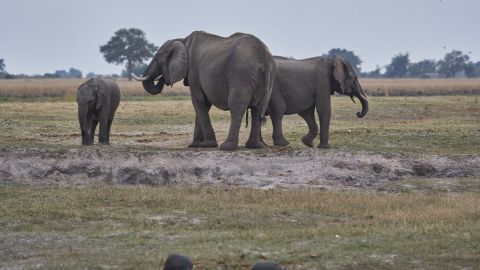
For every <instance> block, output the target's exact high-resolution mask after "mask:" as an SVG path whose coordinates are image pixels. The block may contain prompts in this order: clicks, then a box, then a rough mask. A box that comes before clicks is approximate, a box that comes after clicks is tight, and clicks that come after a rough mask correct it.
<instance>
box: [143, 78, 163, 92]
mask: <svg viewBox="0 0 480 270" xmlns="http://www.w3.org/2000/svg"><path fill="white" fill-rule="evenodd" d="M142 85H143V89H145V91H147V92H148V93H149V94H152V95H158V94H160V92H162V90H163V86H164V85H165V80H164V79H163V77H161V78H160V79H159V80H158V83H157V84H155V80H146V81H143V82H142Z"/></svg>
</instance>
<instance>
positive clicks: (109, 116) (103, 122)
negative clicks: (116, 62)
mask: <svg viewBox="0 0 480 270" xmlns="http://www.w3.org/2000/svg"><path fill="white" fill-rule="evenodd" d="M77 103H78V121H79V122H80V129H81V131H82V145H92V144H93V140H94V139H93V138H94V135H95V129H96V128H97V124H98V123H100V133H99V135H98V142H99V143H101V144H109V143H110V127H111V126H112V121H113V117H114V115H115V111H116V110H117V108H118V104H119V103H120V90H119V88H118V85H117V84H116V83H115V82H114V81H112V80H110V79H104V78H95V79H89V80H88V81H86V82H84V83H83V84H82V85H80V86H79V87H78V91H77Z"/></svg>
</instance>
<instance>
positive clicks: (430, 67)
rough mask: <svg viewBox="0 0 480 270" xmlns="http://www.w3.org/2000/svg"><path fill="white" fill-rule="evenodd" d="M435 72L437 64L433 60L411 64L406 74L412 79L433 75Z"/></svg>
mask: <svg viewBox="0 0 480 270" xmlns="http://www.w3.org/2000/svg"><path fill="white" fill-rule="evenodd" d="M436 71H437V63H436V62H435V60H428V59H425V60H422V61H420V62H417V63H412V64H410V66H408V73H409V74H410V76H412V77H423V76H425V74H427V73H434V72H436Z"/></svg>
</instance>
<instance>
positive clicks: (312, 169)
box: [0, 146, 480, 189]
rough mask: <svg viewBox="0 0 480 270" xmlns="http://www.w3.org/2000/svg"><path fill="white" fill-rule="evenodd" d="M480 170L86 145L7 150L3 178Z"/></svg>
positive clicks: (240, 177) (236, 178) (321, 177)
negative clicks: (69, 147)
mask: <svg viewBox="0 0 480 270" xmlns="http://www.w3.org/2000/svg"><path fill="white" fill-rule="evenodd" d="M478 176H480V157H476V156H465V157H455V158H451V157H442V156H435V155H423V156H415V157H413V156H406V155H400V154H372V153H345V152H338V151H337V152H335V151H320V150H311V149H299V150H295V149H290V148H285V149H276V150H259V151H249V150H239V151H236V152H222V151H218V150H206V151H205V150H204V151H198V150H188V149H187V150H145V149H115V148H109V147H99V146H95V147H85V148H78V149H69V150H52V149H48V150H46V149H3V150H0V182H3V183H22V184H39V185H44V184H48V185H52V184H53V185H66V186H69V185H88V184H100V183H112V184H128V185H136V184H146V185H188V186H192V185H193V186H220V187H221V186H226V187H228V186H242V187H253V188H264V189H267V188H295V187H312V188H366V187H378V186H381V185H383V184H385V183H387V182H389V181H396V180H401V179H410V178H419V177H426V178H448V177H478Z"/></svg>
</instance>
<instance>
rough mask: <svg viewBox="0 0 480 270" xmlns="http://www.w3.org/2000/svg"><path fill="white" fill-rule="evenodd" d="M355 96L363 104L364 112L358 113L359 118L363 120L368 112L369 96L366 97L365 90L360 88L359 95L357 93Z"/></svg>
mask: <svg viewBox="0 0 480 270" xmlns="http://www.w3.org/2000/svg"><path fill="white" fill-rule="evenodd" d="M355 96H356V97H357V98H358V99H359V100H360V102H361V103H362V111H361V112H357V117H358V118H362V117H364V116H365V115H366V114H367V112H368V100H367V96H366V95H365V93H364V92H363V89H362V88H361V87H360V91H358V92H357V93H355Z"/></svg>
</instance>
